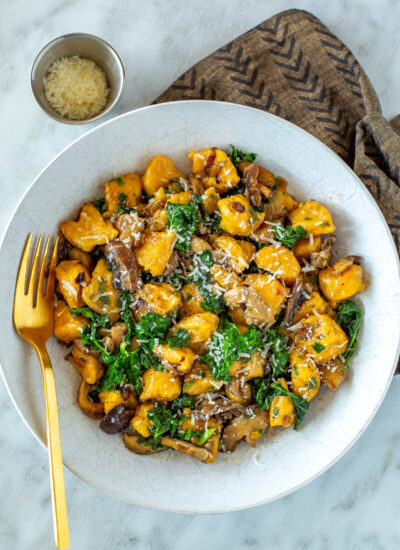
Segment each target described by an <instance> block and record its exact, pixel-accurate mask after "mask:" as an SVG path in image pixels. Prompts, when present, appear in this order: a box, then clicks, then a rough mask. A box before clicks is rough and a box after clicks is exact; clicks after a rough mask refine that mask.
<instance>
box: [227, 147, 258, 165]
mask: <svg viewBox="0 0 400 550" xmlns="http://www.w3.org/2000/svg"><path fill="white" fill-rule="evenodd" d="M231 149H232V150H231V152H230V153H229V155H228V156H229V158H230V159H231V161H232V162H233V164H234V165H235V166H237V165H238V164H239V162H242V161H246V162H254V161H255V160H256V157H257V154H256V153H244V152H243V151H240V150H239V149H237V148H236V147H234V146H233V145H231Z"/></svg>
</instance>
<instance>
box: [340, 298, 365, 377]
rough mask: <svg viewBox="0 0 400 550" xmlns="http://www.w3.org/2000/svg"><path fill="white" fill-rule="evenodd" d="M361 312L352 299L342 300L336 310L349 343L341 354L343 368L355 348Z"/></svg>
mask: <svg viewBox="0 0 400 550" xmlns="http://www.w3.org/2000/svg"><path fill="white" fill-rule="evenodd" d="M362 318H363V314H362V311H361V309H360V307H359V306H358V305H357V304H356V302H354V301H353V300H346V301H345V302H342V303H341V304H340V305H339V307H338V310H337V320H338V323H339V324H340V326H341V327H342V329H343V330H344V332H345V333H346V334H347V336H348V337H349V345H348V346H347V349H346V351H345V352H344V353H343V354H342V357H343V359H344V360H345V363H344V365H343V370H347V368H348V366H349V363H350V359H351V358H352V357H353V355H354V352H355V351H356V349H357V346H358V341H357V335H358V333H359V331H360V327H361V322H362Z"/></svg>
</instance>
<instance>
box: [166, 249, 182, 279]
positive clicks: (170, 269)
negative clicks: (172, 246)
mask: <svg viewBox="0 0 400 550" xmlns="http://www.w3.org/2000/svg"><path fill="white" fill-rule="evenodd" d="M177 268H179V256H178V253H177V251H176V250H174V251H173V253H172V255H171V257H170V259H169V262H168V263H167V265H166V267H165V269H164V271H163V273H162V274H163V277H166V276H168V275H171V274H172V273H174V272H175V270H176V269H177Z"/></svg>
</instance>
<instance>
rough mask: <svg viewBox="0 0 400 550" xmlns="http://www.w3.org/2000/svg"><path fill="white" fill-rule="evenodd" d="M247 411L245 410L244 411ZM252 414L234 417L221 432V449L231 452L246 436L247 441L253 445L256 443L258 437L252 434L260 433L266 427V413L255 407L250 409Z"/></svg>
mask: <svg viewBox="0 0 400 550" xmlns="http://www.w3.org/2000/svg"><path fill="white" fill-rule="evenodd" d="M246 413H247V411H246ZM251 413H252V414H250V415H249V414H246V415H243V416H239V417H238V418H234V419H233V420H232V421H231V422H230V423H229V424H228V425H227V426H226V427H225V428H224V431H223V432H222V450H224V451H227V452H232V451H234V450H235V449H236V446H237V445H238V443H239V442H240V441H241V440H242V439H244V438H246V441H247V443H249V444H250V445H253V444H255V443H257V441H258V439H259V437H256V436H255V435H254V434H255V433H256V432H258V434H259V435H260V436H261V435H262V434H261V433H260V432H262V433H264V432H265V430H266V429H267V428H268V414H267V411H263V410H262V409H259V408H257V407H254V408H252V409H251ZM247 436H250V437H247Z"/></svg>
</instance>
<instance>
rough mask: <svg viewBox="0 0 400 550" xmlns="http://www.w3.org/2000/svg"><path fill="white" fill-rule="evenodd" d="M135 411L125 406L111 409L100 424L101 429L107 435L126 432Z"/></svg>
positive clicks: (121, 405)
mask: <svg viewBox="0 0 400 550" xmlns="http://www.w3.org/2000/svg"><path fill="white" fill-rule="evenodd" d="M133 414H134V413H133V411H131V410H128V409H127V408H126V406H125V405H123V404H120V405H117V406H116V407H114V408H113V409H111V411H109V412H108V413H107V414H106V415H105V416H104V417H103V418H102V419H101V422H100V429H102V430H103V432H105V433H106V434H118V433H120V432H123V431H124V430H126V428H127V427H128V426H129V420H130V419H131V418H132V416H133Z"/></svg>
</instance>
